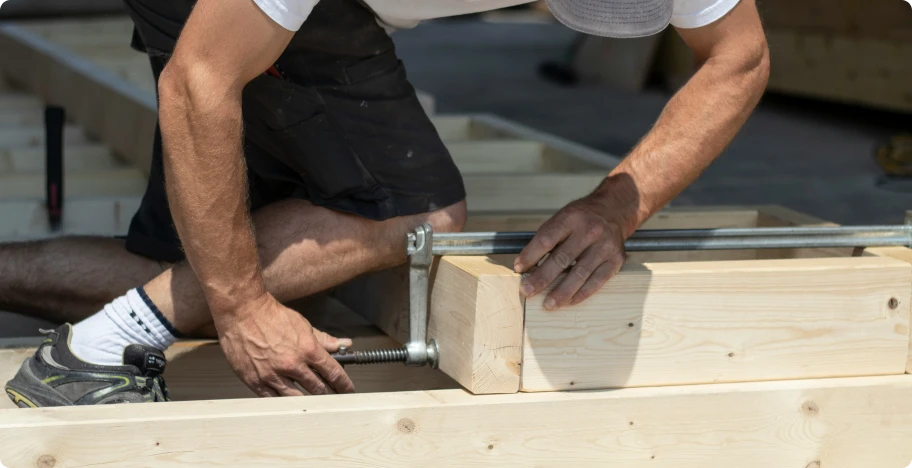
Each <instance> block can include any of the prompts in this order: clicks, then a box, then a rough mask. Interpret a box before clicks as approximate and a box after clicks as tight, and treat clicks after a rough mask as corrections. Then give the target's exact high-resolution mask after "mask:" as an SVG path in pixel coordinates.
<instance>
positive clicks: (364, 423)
mask: <svg viewBox="0 0 912 468" xmlns="http://www.w3.org/2000/svg"><path fill="white" fill-rule="evenodd" d="M910 394H912V376H908V375H901V376H888V377H866V378H846V379H822V380H800V381H780V382H765V383H747V384H721V385H697V386H684V387H665V388H637V389H623V390H609V391H594V392H558V393H541V394H514V395H487V396H483V397H479V396H472V395H470V394H468V393H467V392H465V391H462V390H441V391H428V392H406V393H384V394H371V395H336V396H323V397H297V398H281V399H278V398H277V399H259V400H253V399H251V400H233V401H207V402H185V403H164V404H161V403H151V404H136V405H128V406H126V407H124V406H116V405H109V406H100V407H92V408H72V407H70V408H49V409H37V410H4V411H2V412H0V453H2V454H3V455H2V456H3V463H4V464H6V465H7V466H8V467H10V468H25V467H34V466H39V467H49V466H54V467H77V466H117V467H124V468H131V467H136V468H139V467H150V466H154V467H157V468H171V467H189V466H194V467H196V466H220V467H238V468H241V467H243V468H251V467H270V468H272V467H275V466H277V465H281V466H319V467H326V468H334V467H368V466H370V467H391V468H392V467H395V468H401V467H420V468H425V467H430V466H434V467H509V468H513V467H533V466H534V467H542V468H545V467H555V468H566V467H568V466H585V467H609V466H610V467H619V468H652V467H656V466H661V467H663V468H730V467H739V468H770V467H776V468H817V467H820V468H823V467H826V468H859V467H876V468H881V467H882V468H893V467H896V468H902V467H904V466H906V465H907V464H908V463H909V460H912V416H910V415H912V398H909V395H910Z"/></svg>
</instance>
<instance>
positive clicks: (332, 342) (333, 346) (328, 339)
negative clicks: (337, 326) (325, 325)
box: [313, 328, 352, 353]
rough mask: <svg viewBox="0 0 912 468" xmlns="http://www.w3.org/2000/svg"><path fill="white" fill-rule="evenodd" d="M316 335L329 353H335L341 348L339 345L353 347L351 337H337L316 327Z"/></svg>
mask: <svg viewBox="0 0 912 468" xmlns="http://www.w3.org/2000/svg"><path fill="white" fill-rule="evenodd" d="M313 333H314V337H316V339H317V343H319V344H320V346H322V347H323V349H325V350H326V352H328V353H335V352H336V351H338V350H339V346H348V347H351V345H352V340H351V339H349V338H336V337H334V336H332V335H330V334H328V333H323V332H321V331H320V330H317V329H316V328H314V329H313Z"/></svg>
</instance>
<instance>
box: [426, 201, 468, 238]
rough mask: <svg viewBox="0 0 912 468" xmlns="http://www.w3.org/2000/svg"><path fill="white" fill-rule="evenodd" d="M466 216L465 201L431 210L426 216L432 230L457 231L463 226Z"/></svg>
mask: <svg viewBox="0 0 912 468" xmlns="http://www.w3.org/2000/svg"><path fill="white" fill-rule="evenodd" d="M467 216H468V213H467V211H466V203H465V201H461V202H459V203H457V204H455V205H450V206H448V207H446V208H442V209H439V210H437V211H434V212H432V213H431V214H430V216H428V222H429V223H431V227H432V228H433V229H434V232H459V231H462V228H463V227H465V223H466V217H467Z"/></svg>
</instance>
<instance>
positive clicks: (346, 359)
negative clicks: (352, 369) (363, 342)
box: [332, 348, 408, 365]
mask: <svg viewBox="0 0 912 468" xmlns="http://www.w3.org/2000/svg"><path fill="white" fill-rule="evenodd" d="M332 357H333V358H334V359H335V360H336V361H338V362H339V364H342V365H346V364H362V365H363V364H384V363H389V362H401V363H405V362H406V360H407V359H408V351H407V350H406V349H405V348H398V349H368V350H364V351H348V350H347V349H344V348H343V349H340V350H339V352H338V353H336V354H333V355H332Z"/></svg>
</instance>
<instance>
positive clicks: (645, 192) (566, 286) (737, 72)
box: [515, 0, 769, 309]
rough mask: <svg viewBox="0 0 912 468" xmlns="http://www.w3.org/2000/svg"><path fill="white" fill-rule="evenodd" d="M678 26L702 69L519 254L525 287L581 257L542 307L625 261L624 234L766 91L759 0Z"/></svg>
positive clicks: (700, 164)
mask: <svg viewBox="0 0 912 468" xmlns="http://www.w3.org/2000/svg"><path fill="white" fill-rule="evenodd" d="M678 32H679V33H680V35H681V37H682V38H683V39H684V41H685V42H686V43H687V45H688V46H689V47H690V48H691V50H692V51H693V53H694V56H695V58H696V61H697V66H698V70H697V72H696V73H695V74H694V76H693V77H692V78H691V79H690V80H689V81H688V82H687V84H686V85H685V86H684V87H683V88H682V89H681V90H680V91H679V92H678V93H677V94H675V96H674V97H672V99H671V100H670V101H669V102H668V104H667V105H666V106H665V109H664V110H663V112H662V114H661V115H660V116H659V119H658V121H657V122H656V124H655V126H654V127H653V129H652V130H651V131H650V132H649V133H648V134H647V135H646V136H645V137H644V138H643V139H642V140H641V141H640V142H639V143H638V144H637V145H636V147H635V148H634V149H633V150H632V151H631V152H630V154H629V155H628V156H627V157H626V158H625V159H624V161H622V162H621V164H619V165H618V167H617V168H615V169H614V170H613V171H611V173H610V174H609V176H608V177H607V178H606V179H605V181H604V182H603V183H602V184H601V185H600V186H599V187H598V188H597V189H596V190H595V192H593V193H592V194H591V195H589V196H587V197H585V198H583V199H580V200H577V201H575V202H572V203H570V204H569V205H568V206H567V207H565V208H564V209H563V210H561V211H560V212H558V213H557V214H556V215H555V216H554V217H553V218H551V219H550V220H549V221H548V222H546V223H545V224H544V225H542V227H541V228H540V229H539V231H538V233H537V234H536V236H535V238H534V239H533V240H532V242H531V243H530V244H529V245H528V246H527V247H526V248H525V249H524V250H523V251H522V253H521V254H520V255H519V257H518V258H517V259H516V264H515V269H516V271H517V272H529V273H530V274H529V275H528V276H527V277H526V278H525V279H524V280H523V283H522V285H523V286H522V287H523V294H524V295H526V296H533V295H535V294H538V293H539V292H541V291H542V290H543V289H545V288H546V287H547V286H548V285H550V284H551V283H552V282H553V281H554V280H555V279H556V278H557V277H558V275H560V274H561V273H562V272H563V271H565V270H566V269H567V268H568V267H570V266H571V264H572V263H573V262H576V264H575V265H574V266H573V267H572V268H571V269H570V272H569V273H568V274H567V276H566V278H565V279H564V280H563V281H562V282H561V283H560V284H559V285H557V286H556V287H555V288H554V290H553V291H552V292H551V293H550V294H549V296H548V298H546V300H545V307H546V308H549V309H552V308H557V307H561V306H563V305H567V304H577V303H579V302H581V301H583V300H585V299H586V298H588V297H589V296H591V295H592V294H594V293H595V292H596V291H598V290H599V288H601V287H602V286H603V285H604V284H605V282H606V281H608V279H609V278H611V277H612V276H614V275H615V274H616V273H617V272H618V270H620V268H621V265H622V264H623V261H624V250H623V243H624V240H625V239H627V238H628V237H629V236H630V235H631V234H633V232H634V231H636V229H637V228H638V227H639V226H640V225H642V224H643V223H644V222H645V221H646V220H647V219H649V217H650V216H652V215H653V214H655V213H656V212H657V211H659V210H660V209H662V207H664V206H665V205H667V204H668V202H670V201H671V199H672V198H674V197H675V196H677V195H678V194H679V193H680V192H681V191H682V190H684V188H686V187H687V186H688V185H690V184H691V183H693V181H694V180H696V178H697V177H698V176H699V175H700V173H702V172H703V170H705V169H706V167H707V166H709V164H710V163H711V162H712V161H713V160H714V159H715V158H716V157H717V156H718V155H719V154H720V153H721V152H722V150H723V149H724V148H725V147H726V146H727V145H728V144H729V143H730V142H731V140H732V138H734V136H735V134H736V133H737V132H738V131H739V130H740V128H741V126H742V125H744V122H745V121H746V120H747V118H748V116H749V115H750V113H751V112H752V111H753V109H754V107H755V106H756V105H757V103H758V101H759V100H760V96H761V95H762V94H763V90H764V88H765V87H766V83H767V79H768V76H769V51H768V48H767V44H766V37H765V35H764V33H763V28H762V25H761V23H760V18H759V15H758V14H757V7H756V5H755V3H754V0H741V2H740V3H739V4H738V5H737V6H736V7H735V8H734V9H733V10H732V11H730V12H729V13H728V14H727V15H726V16H724V17H723V18H722V19H720V20H718V21H716V22H715V23H712V24H710V25H707V26H704V27H701V28H696V29H678ZM548 253H550V255H549V256H548V258H547V259H546V260H545V261H544V262H543V263H542V264H541V265H540V266H538V267H535V265H537V264H538V263H539V262H540V261H541V259H542V258H543V257H544V256H545V254H548ZM533 267H534V268H533Z"/></svg>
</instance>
